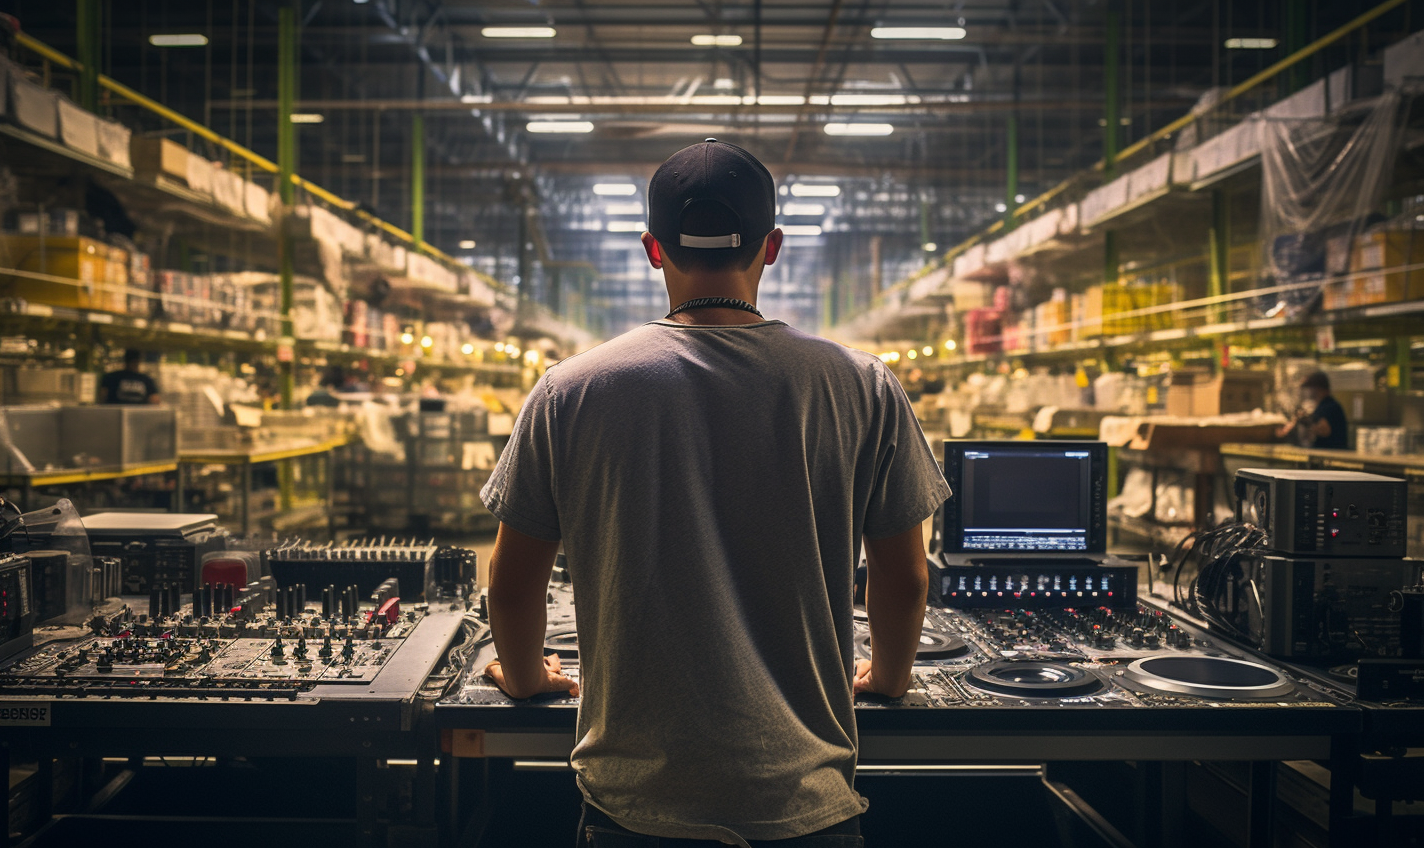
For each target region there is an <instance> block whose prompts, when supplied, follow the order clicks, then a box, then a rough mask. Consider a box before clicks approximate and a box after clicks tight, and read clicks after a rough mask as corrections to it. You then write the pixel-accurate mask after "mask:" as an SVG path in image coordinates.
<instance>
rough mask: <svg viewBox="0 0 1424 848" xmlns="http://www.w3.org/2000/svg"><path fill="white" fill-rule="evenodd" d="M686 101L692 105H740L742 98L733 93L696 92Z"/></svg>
mask: <svg viewBox="0 0 1424 848" xmlns="http://www.w3.org/2000/svg"><path fill="white" fill-rule="evenodd" d="M688 102H689V103H691V104H692V105H694V106H740V105H742V98H740V97H738V96H737V95H735V94H697V95H694V96H693V97H692V99H691V100H689V101H688Z"/></svg>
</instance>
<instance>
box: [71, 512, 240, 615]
mask: <svg viewBox="0 0 1424 848" xmlns="http://www.w3.org/2000/svg"><path fill="white" fill-rule="evenodd" d="M216 521H217V516H216V515H211V514H203V513H150V512H99V513H95V514H94V515H89V516H86V517H85V518H84V529H85V530H87V531H88V532H89V548H90V550H92V551H93V552H94V556H107V557H116V558H118V559H119V560H120V561H121V562H122V566H121V569H122V577H123V586H122V588H123V593H124V594H125V595H147V594H148V593H149V592H150V591H151V590H152V589H153V588H154V587H156V586H167V585H174V586H178V587H179V588H180V591H181V592H182V593H184V594H186V593H188V592H191V591H193V589H194V588H196V586H197V582H198V562H199V561H200V560H201V558H202V555H203V554H204V553H207V552H208V551H210V550H214V549H216V548H218V547H220V544H221V542H222V537H221V536H220V535H218V531H217V525H216V523H215V522H216Z"/></svg>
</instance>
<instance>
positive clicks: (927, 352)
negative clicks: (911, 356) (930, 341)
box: [920, 345, 934, 356]
mask: <svg viewBox="0 0 1424 848" xmlns="http://www.w3.org/2000/svg"><path fill="white" fill-rule="evenodd" d="M920 353H923V354H924V355H925V356H934V347H932V346H930V345H925V346H924V347H922V348H920Z"/></svg>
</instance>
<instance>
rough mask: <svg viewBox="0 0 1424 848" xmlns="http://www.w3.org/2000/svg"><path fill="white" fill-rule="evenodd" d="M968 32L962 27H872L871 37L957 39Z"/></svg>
mask: <svg viewBox="0 0 1424 848" xmlns="http://www.w3.org/2000/svg"><path fill="white" fill-rule="evenodd" d="M967 34H968V33H966V32H965V30H964V27H872V28H871V30H870V37H871V38H885V39H896V40H901V41H904V40H909V41H958V40H959V39H961V38H963V37H964V36H965V35H967Z"/></svg>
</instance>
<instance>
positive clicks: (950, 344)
mask: <svg viewBox="0 0 1424 848" xmlns="http://www.w3.org/2000/svg"><path fill="white" fill-rule="evenodd" d="M957 347H959V345H957V344H955V342H954V339H945V342H944V349H945V350H954V349H955V348H957Z"/></svg>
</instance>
